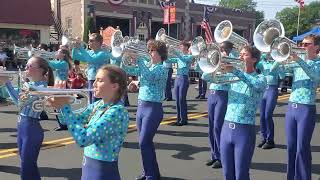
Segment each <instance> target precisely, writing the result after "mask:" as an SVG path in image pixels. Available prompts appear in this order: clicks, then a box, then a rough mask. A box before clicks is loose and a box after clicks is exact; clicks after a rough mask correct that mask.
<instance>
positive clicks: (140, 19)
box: [52, 0, 255, 41]
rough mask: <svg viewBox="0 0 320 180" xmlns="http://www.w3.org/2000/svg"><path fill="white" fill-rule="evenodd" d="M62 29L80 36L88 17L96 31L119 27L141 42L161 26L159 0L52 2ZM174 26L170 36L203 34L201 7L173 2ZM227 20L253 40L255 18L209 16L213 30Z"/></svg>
mask: <svg viewBox="0 0 320 180" xmlns="http://www.w3.org/2000/svg"><path fill="white" fill-rule="evenodd" d="M52 1H53V6H54V9H55V11H56V15H57V17H58V18H59V19H60V21H61V23H62V27H63V29H64V30H65V31H67V32H68V33H69V34H70V35H71V36H73V37H75V36H79V37H82V35H83V32H84V26H85V20H86V18H87V16H89V15H93V17H94V20H95V21H94V22H95V26H96V27H95V28H96V29H97V30H99V29H100V28H101V27H102V28H106V27H108V26H113V27H116V26H119V27H120V29H121V31H122V32H123V34H124V35H130V36H134V35H138V36H139V37H140V38H141V39H146V38H148V37H155V35H156V33H157V31H158V30H159V29H160V28H161V27H164V28H166V29H167V28H168V27H167V25H163V24H162V22H163V11H162V9H161V8H160V6H159V1H158V0H52ZM118 3H119V4H118ZM176 8H177V9H176V12H177V13H176V23H175V24H172V25H170V36H172V37H175V38H179V39H192V38H193V37H195V36H197V35H201V34H204V33H203V32H202V30H201V28H200V24H201V21H202V18H203V5H201V4H195V3H190V2H189V0H176ZM226 19H227V20H230V21H231V22H232V23H233V26H234V31H235V32H237V33H238V34H240V35H242V36H243V37H245V38H246V39H248V40H249V41H252V33H253V32H254V27H255V15H254V14H253V13H249V12H243V11H240V10H237V9H227V8H222V7H217V6H216V7H215V9H214V13H213V15H212V16H211V17H210V25H211V26H212V28H213V29H214V28H215V26H216V25H217V24H218V23H219V22H220V21H222V20H226Z"/></svg>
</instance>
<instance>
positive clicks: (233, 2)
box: [219, 0, 264, 26]
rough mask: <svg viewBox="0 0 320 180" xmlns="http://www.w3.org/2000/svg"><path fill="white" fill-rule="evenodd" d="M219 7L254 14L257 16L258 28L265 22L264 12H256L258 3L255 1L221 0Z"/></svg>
mask: <svg viewBox="0 0 320 180" xmlns="http://www.w3.org/2000/svg"><path fill="white" fill-rule="evenodd" d="M219 6H222V7H226V8H237V9H241V10H243V11H249V12H254V13H255V14H256V26H257V25H259V24H260V22H262V21H263V20H264V12H263V11H257V10H256V7H257V2H255V1H253V0H220V2H219Z"/></svg>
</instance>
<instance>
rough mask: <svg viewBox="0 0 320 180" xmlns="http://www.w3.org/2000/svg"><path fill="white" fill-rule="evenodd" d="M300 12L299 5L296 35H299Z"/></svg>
mask: <svg viewBox="0 0 320 180" xmlns="http://www.w3.org/2000/svg"><path fill="white" fill-rule="evenodd" d="M300 13H301V6H299V13H298V24H297V36H299V26H300Z"/></svg>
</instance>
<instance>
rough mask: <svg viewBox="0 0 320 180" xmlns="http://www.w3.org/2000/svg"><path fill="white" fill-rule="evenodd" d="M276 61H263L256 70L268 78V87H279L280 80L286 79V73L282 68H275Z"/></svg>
mask: <svg viewBox="0 0 320 180" xmlns="http://www.w3.org/2000/svg"><path fill="white" fill-rule="evenodd" d="M274 64H275V61H273V60H266V59H261V60H260V61H259V63H258V64H257V66H256V68H257V69H259V70H260V71H261V73H262V74H263V75H264V76H266V79H267V84H268V85H276V86H278V80H279V78H280V79H283V78H284V77H285V73H284V70H283V68H281V66H277V67H275V68H273V66H274Z"/></svg>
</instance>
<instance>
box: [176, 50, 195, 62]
mask: <svg viewBox="0 0 320 180" xmlns="http://www.w3.org/2000/svg"><path fill="white" fill-rule="evenodd" d="M173 52H174V53H175V55H176V56H177V57H178V59H180V60H181V61H183V62H190V61H192V59H193V56H192V55H184V54H182V53H181V52H180V51H178V50H174V51H173Z"/></svg>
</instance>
